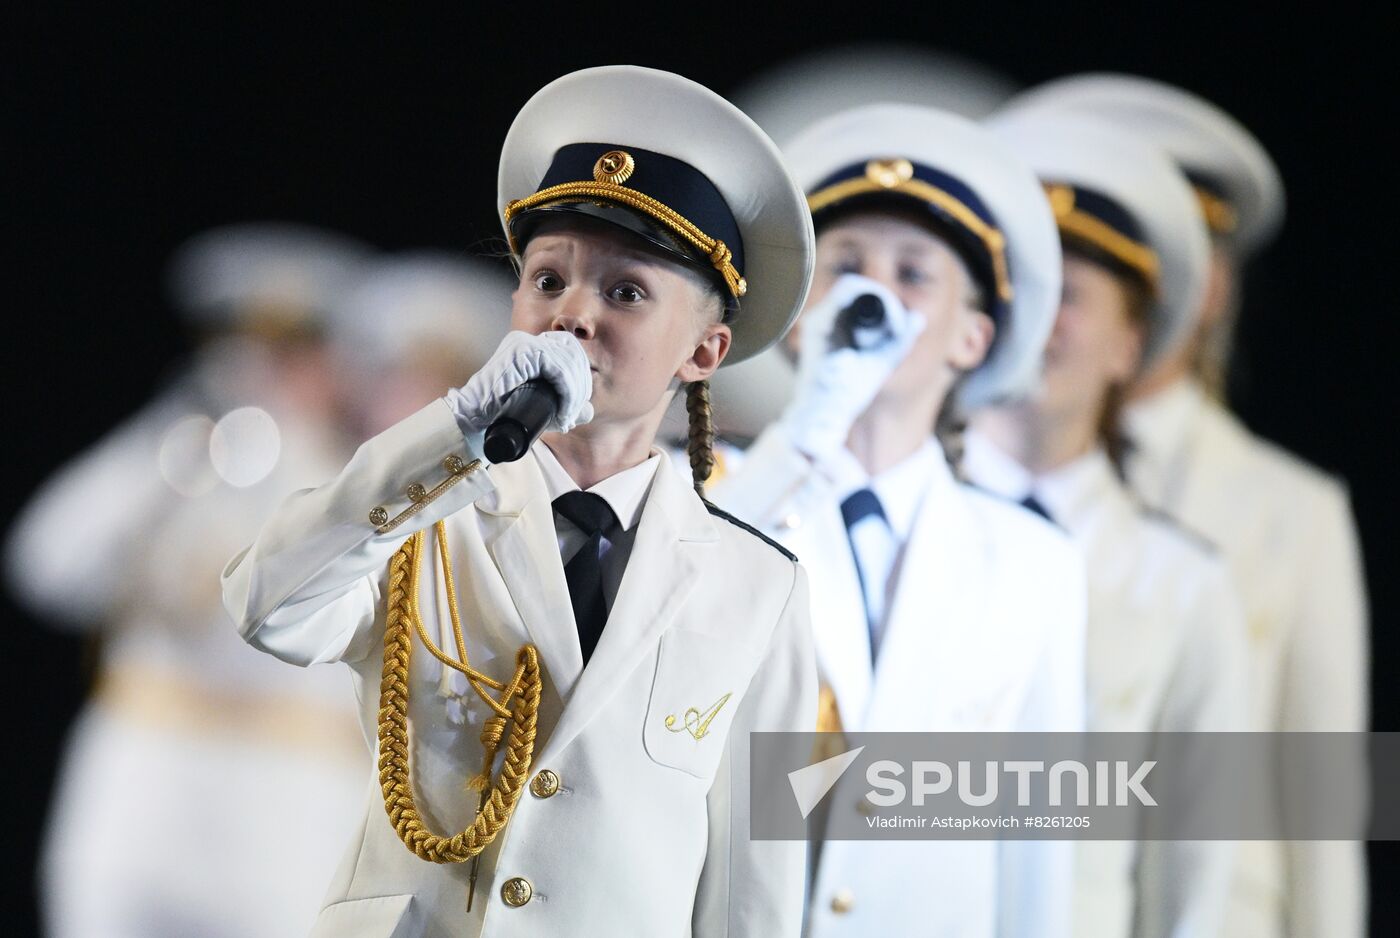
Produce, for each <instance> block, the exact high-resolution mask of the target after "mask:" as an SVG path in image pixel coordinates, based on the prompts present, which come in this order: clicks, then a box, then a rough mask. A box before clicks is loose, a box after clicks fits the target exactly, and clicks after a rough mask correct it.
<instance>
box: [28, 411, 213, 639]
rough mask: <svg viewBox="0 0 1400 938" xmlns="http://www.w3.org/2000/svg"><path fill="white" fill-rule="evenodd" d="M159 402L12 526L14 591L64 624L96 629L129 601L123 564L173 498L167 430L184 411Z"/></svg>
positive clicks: (50, 485)
mask: <svg viewBox="0 0 1400 938" xmlns="http://www.w3.org/2000/svg"><path fill="white" fill-rule="evenodd" d="M187 412H192V411H185V410H182V409H181V408H180V407H179V406H178V405H177V403H176V402H175V401H172V400H170V399H168V398H167V399H163V400H160V401H157V402H155V403H153V404H151V405H150V406H148V407H147V408H145V409H144V410H143V411H141V413H139V414H137V415H136V416H135V417H132V418H131V419H130V420H128V421H127V422H126V423H125V424H123V425H122V426H120V427H118V428H117V429H115V430H113V431H112V432H111V433H109V434H108V435H107V436H106V437H105V438H104V439H102V440H101V441H100V442H99V443H97V445H95V446H93V447H92V448H91V449H89V450H88V451H87V452H85V453H83V454H82V455H80V456H79V457H78V458H76V459H74V460H73V461H72V462H70V463H69V464H68V465H66V466H64V467H63V468H62V469H60V470H59V471H58V472H57V473H55V474H54V476H53V478H51V479H49V480H48V481H47V482H45V483H44V485H43V486H42V487H41V488H40V489H39V491H38V493H37V494H36V495H35V496H34V498H33V499H32V500H31V501H30V502H29V504H28V505H26V506H25V508H24V510H23V512H21V514H20V516H19V519H18V520H17V521H16V522H15V524H14V527H13V528H11V530H10V534H9V537H8V539H7V543H6V545H5V554H6V557H5V559H6V567H7V568H8V569H7V573H8V579H9V584H10V588H11V589H12V590H13V591H14V594H15V595H16V596H17V597H18V598H19V599H21V600H22V601H24V602H25V603H26V604H27V605H29V606H31V607H32V608H33V609H35V610H36V611H38V612H40V613H42V614H43V615H45V616H48V617H50V618H53V619H54V620H56V621H61V622H67V623H73V624H81V625H85V626H90V625H93V624H96V623H99V622H100V621H101V620H102V619H103V618H105V617H106V615H107V614H108V612H109V610H110V609H111V608H112V607H113V605H116V604H119V603H120V602H121V601H122V600H123V598H124V591H123V589H122V583H121V577H122V574H123V572H124V570H125V567H124V565H123V564H122V563H121V562H120V560H119V558H121V557H122V556H123V555H124V554H125V553H126V552H129V551H130V550H131V549H132V547H133V545H135V544H137V543H139V540H140V538H141V536H142V533H143V530H144V529H145V528H146V527H147V525H148V524H149V522H150V521H151V519H152V518H153V517H154V516H155V515H156V514H157V513H158V512H159V511H160V508H161V504H162V502H163V501H164V500H166V499H175V498H180V497H181V496H180V495H178V494H177V493H176V492H175V491H174V490H173V489H171V488H170V487H169V486H168V485H166V483H165V482H164V480H163V479H162V477H161V474H160V466H159V453H160V443H161V437H162V434H163V433H164V432H165V430H166V429H167V428H168V427H169V426H170V424H171V423H172V422H173V421H175V420H176V419H177V418H179V417H180V416H182V415H183V414H184V413H187Z"/></svg>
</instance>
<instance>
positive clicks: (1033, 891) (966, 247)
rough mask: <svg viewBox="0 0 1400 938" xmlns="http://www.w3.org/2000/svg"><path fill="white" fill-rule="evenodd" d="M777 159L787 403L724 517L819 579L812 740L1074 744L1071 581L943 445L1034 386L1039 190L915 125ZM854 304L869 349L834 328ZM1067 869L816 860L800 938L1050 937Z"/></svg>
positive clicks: (1057, 551)
mask: <svg viewBox="0 0 1400 938" xmlns="http://www.w3.org/2000/svg"><path fill="white" fill-rule="evenodd" d="M785 153H786V155H787V157H788V158H789V161H790V165H791V166H792V168H793V171H794V174H795V175H796V176H797V178H798V182H799V183H800V184H801V185H802V186H803V187H804V188H805V189H806V191H807V200H808V205H809V207H810V210H811V212H812V215H813V220H814V221H815V223H816V230H817V270H816V274H815V278H814V283H813V292H812V302H811V304H810V305H809V306H808V308H807V309H806V311H805V312H804V313H803V315H802V318H801V320H800V321H799V323H798V326H797V333H798V335H797V337H796V339H795V341H794V343H793V344H794V345H796V346H797V347H798V349H799V354H798V358H799V368H798V378H797V389H796V393H795V395H794V398H793V400H792V402H791V404H790V405H789V406H788V408H787V411H786V412H785V413H784V415H783V417H782V418H781V419H780V420H779V421H778V422H777V423H775V424H774V425H773V426H771V427H770V428H768V430H767V431H765V432H764V434H763V435H762V436H760V437H759V439H758V440H757V442H756V443H755V444H754V446H753V447H752V448H751V449H750V450H749V451H748V453H747V454H746V456H745V460H744V464H743V466H742V467H741V468H740V470H739V471H738V473H737V474H736V475H734V476H732V477H731V478H730V479H728V480H726V482H724V483H722V484H721V485H719V486H718V487H717V488H716V492H715V497H716V500H717V501H718V502H719V503H720V504H724V505H726V507H732V508H733V509H734V510H735V511H737V512H739V513H740V514H741V515H743V516H744V517H749V518H752V519H753V520H754V521H755V522H757V523H759V524H761V525H763V526H766V527H768V528H769V529H770V530H772V531H773V532H774V533H775V534H776V535H777V536H778V537H779V538H780V539H781V540H782V541H783V542H785V543H786V544H788V545H789V546H791V547H792V548H793V549H794V550H795V551H796V552H797V553H798V555H799V556H800V557H801V558H802V562H803V564H804V565H806V566H807V568H808V570H809V571H810V572H811V574H812V591H813V596H812V599H813V602H812V608H813V627H814V630H815V635H816V646H817V658H818V666H819V670H820V674H821V679H822V692H823V693H822V711H821V712H822V717H823V721H822V725H823V727H824V728H827V729H836V728H838V727H839V728H844V729H846V730H849V731H856V732H861V731H955V730H967V731H984V732H1010V731H1032V730H1060V731H1075V730H1080V729H1082V728H1083V719H1084V714H1083V661H1082V659H1083V629H1084V603H1085V595H1084V571H1083V567H1082V563H1081V562H1080V560H1079V558H1078V556H1077V554H1076V552H1075V550H1074V548H1073V546H1072V545H1071V544H1070V543H1069V541H1068V540H1067V539H1066V538H1065V537H1064V535H1063V534H1062V533H1061V532H1060V531H1058V530H1057V529H1056V528H1054V527H1053V526H1051V525H1050V524H1047V523H1046V522H1044V521H1043V520H1042V519H1040V518H1037V517H1035V516H1034V515H1032V514H1031V513H1030V512H1027V511H1025V510H1023V509H1021V508H1019V507H1017V506H1015V505H1013V504H1008V503H1006V502H1004V501H1002V500H1000V499H997V498H994V497H992V496H989V495H987V494H984V493H981V492H978V491H976V490H974V489H972V488H970V487H968V486H966V485H963V484H962V483H961V482H959V480H958V479H957V478H956V477H955V476H954V474H953V472H952V471H951V469H950V468H949V465H948V459H947V456H946V452H945V449H944V446H943V444H942V443H941V442H940V440H939V439H938V438H937V436H936V435H935V426H936V425H940V424H941V425H942V426H943V427H944V428H948V427H951V426H953V425H955V424H956V422H957V420H956V418H957V414H958V412H959V410H960V409H961V408H965V407H968V406H971V405H973V404H975V403H979V402H983V401H987V400H996V399H1000V398H1002V397H1004V396H1007V395H1009V394H1012V393H1015V392H1017V391H1020V390H1023V389H1024V388H1026V387H1027V386H1028V385H1029V383H1030V380H1031V378H1032V377H1033V375H1034V371H1035V366H1036V363H1037V360H1038V358H1039V356H1040V353H1041V350H1042V348H1043V345H1044V342H1045V337H1046V335H1047V333H1048V332H1049V329H1050V325H1051V322H1052V320H1053V317H1054V312H1055V303H1056V301H1057V299H1058V296H1059V284H1060V251H1059V244H1058V240H1057V238H1056V234H1055V222H1054V219H1053V217H1052V216H1051V214H1050V210H1049V207H1048V206H1047V205H1046V203H1045V199H1044V196H1043V195H1042V194H1041V192H1040V186H1039V184H1038V183H1037V181H1036V179H1035V176H1034V174H1033V173H1032V172H1031V171H1030V169H1028V168H1027V167H1025V166H1024V165H1023V164H1021V163H1020V162H1019V161H1018V160H1017V159H1016V158H1015V157H1014V156H1012V155H1011V153H1010V152H1009V151H1008V150H1007V148H1005V147H1003V146H1002V145H1000V144H999V142H998V141H997V140H996V139H995V138H993V137H992V136H991V135H990V134H988V133H987V132H986V131H984V130H982V129H981V128H979V127H977V126H976V125H973V124H971V123H970V122H968V121H966V120H963V119H961V118H958V117H955V116H954V115H951V114H945V113H942V112H938V111H932V110H924V109H920V108H914V107H907V106H894V105H882V106H876V107H868V108H862V109H858V110H855V111H849V112H846V113H844V114H839V115H837V116H834V117H831V118H829V119H827V120H825V121H823V122H821V123H819V124H817V125H815V126H814V127H812V128H811V129H809V130H808V131H807V132H806V133H804V134H802V135H801V136H799V137H798V138H797V139H796V140H794V141H793V143H792V144H791V146H790V147H788V148H787V150H786V151H785ZM866 296H870V297H874V298H876V299H877V300H878V301H879V305H880V306H881V307H882V308H883V310H884V314H885V316H884V321H883V326H882V328H877V329H868V328H867V329H862V328H859V326H858V324H857V323H852V322H850V318H851V316H852V314H853V313H855V312H857V311H858V310H859V308H860V307H861V306H869V301H863V300H862V299H861V298H862V297H866ZM852 327H855V328H852ZM854 781H856V782H859V781H860V780H859V779H856V780H854ZM862 792H863V789H860V788H857V787H855V786H854V785H841V786H838V787H837V789H836V791H835V793H834V794H833V795H832V796H830V804H831V814H830V817H829V820H828V822H827V830H828V831H838V832H840V831H850V830H852V829H854V830H859V829H860V827H861V826H863V817H862V812H866V813H868V811H869V806H868V805H863V804H862V801H861V798H862ZM1068 854H1069V846H1068V845H1067V844H1062V843H1051V842H1038V843H1037V842H1027V841H1020V842H1008V843H1004V844H998V843H995V842H992V841H965V842H948V841H923V842H915V841H903V842H896V843H891V842H872V841H869V840H853V839H846V840H828V841H827V842H826V843H825V844H824V845H823V846H822V848H821V854H820V858H819V861H818V864H817V868H816V878H815V884H814V886H813V890H812V893H811V899H812V907H811V910H810V917H811V920H810V925H809V932H810V934H812V935H815V936H827V935H851V936H861V935H877V934H891V935H903V934H940V935H941V934H949V935H952V934H956V935H960V936H975V938H983V936H985V938H992V936H1000V938H1007V936H1023V938H1065V936H1068V935H1069V934H1070V932H1069V903H1068V895H1069V886H1070V883H1071V880H1070V864H1069V860H1070V857H1069V855H1068Z"/></svg>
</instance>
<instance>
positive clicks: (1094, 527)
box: [962, 111, 1249, 938]
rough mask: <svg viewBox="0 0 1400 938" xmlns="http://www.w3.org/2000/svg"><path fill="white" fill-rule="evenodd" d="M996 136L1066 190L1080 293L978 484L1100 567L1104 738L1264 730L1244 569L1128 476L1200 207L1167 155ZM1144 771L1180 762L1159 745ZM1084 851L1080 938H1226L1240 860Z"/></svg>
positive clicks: (1184, 327)
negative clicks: (1061, 532) (1129, 418)
mask: <svg viewBox="0 0 1400 938" xmlns="http://www.w3.org/2000/svg"><path fill="white" fill-rule="evenodd" d="M992 127H993V128H994V129H995V130H996V131H997V132H998V134H999V135H1001V136H1002V138H1003V139H1004V140H1005V141H1006V142H1007V144H1008V145H1009V146H1011V147H1012V148H1014V149H1015V151H1016V152H1017V153H1018V154H1020V155H1021V156H1022V157H1023V158H1024V159H1025V160H1027V161H1028V162H1029V163H1030V164H1031V166H1032V168H1034V169H1035V170H1036V172H1037V174H1038V175H1039V176H1040V178H1041V179H1042V181H1043V182H1044V183H1045V185H1046V186H1047V190H1048V192H1049V194H1050V204H1051V206H1052V209H1053V210H1054V212H1055V218H1056V221H1057V222H1058V224H1059V226H1060V238H1061V246H1062V248H1063V251H1064V293H1063V299H1062V301H1061V304H1060V311H1059V315H1058V317H1057V318H1056V320H1055V329H1054V331H1053V332H1052V333H1051V336H1050V342H1049V343H1048V345H1047V346H1046V351H1045V365H1044V374H1043V377H1042V380H1041V384H1040V387H1039V388H1038V389H1037V390H1036V391H1035V392H1034V393H1032V394H1031V395H1030V396H1029V397H1027V398H1026V399H1025V400H1024V401H1021V402H1017V403H1014V404H1011V405H1007V406H1003V407H997V408H989V409H987V410H985V411H983V412H982V413H979V414H978V415H976V417H975V418H974V421H973V430H972V431H971V432H969V434H968V437H967V448H966V452H965V456H964V459H963V463H962V468H963V470H964V472H965V473H966V474H967V476H968V477H969V478H970V479H971V480H972V481H973V482H975V483H977V484H978V485H981V486H983V487H985V488H987V489H989V490H991V491H993V492H996V493H998V494H1000V495H1003V496H1006V497H1008V498H1011V499H1014V500H1016V501H1020V502H1021V503H1022V504H1025V505H1028V506H1034V507H1035V508H1036V510H1039V511H1042V512H1044V513H1045V514H1046V515H1047V517H1050V518H1053V519H1054V520H1055V521H1057V522H1058V523H1060V524H1061V525H1063V526H1064V528H1065V530H1067V531H1068V532H1069V533H1070V535H1071V536H1072V537H1073V538H1074V539H1075V541H1076V543H1078V544H1079V546H1080V548H1081V549H1082V550H1083V551H1084V556H1085V560H1086V564H1087V569H1088V574H1089V628H1088V657H1087V669H1086V673H1087V676H1088V689H1089V721H1088V722H1089V729H1090V730H1091V731H1094V732H1110V733H1143V734H1147V733H1153V732H1227V731H1243V730H1247V729H1249V725H1248V722H1247V699H1248V696H1247V691H1246V682H1247V681H1248V677H1249V673H1248V665H1247V653H1246V650H1245V641H1246V639H1245V623H1244V614H1243V611H1242V609H1241V607H1240V603H1239V599H1238V597H1237V596H1236V594H1235V591H1234V587H1233V585H1232V584H1231V583H1230V581H1229V574H1228V571H1227V569H1226V566H1225V564H1224V562H1223V560H1221V559H1220V558H1219V557H1218V556H1217V555H1216V554H1215V552H1214V551H1213V550H1212V549H1210V548H1208V547H1206V546H1204V545H1203V544H1201V543H1200V542H1199V541H1198V540H1197V539H1196V538H1195V537H1194V536H1192V535H1189V534H1186V533H1185V532H1183V531H1182V530H1181V529H1180V528H1178V527H1177V526H1176V525H1175V524H1174V523H1172V522H1170V521H1168V520H1166V519H1164V518H1163V517H1161V516H1160V515H1157V514H1154V513H1149V512H1148V511H1146V510H1145V509H1144V508H1143V507H1142V506H1141V505H1140V504H1139V503H1138V501H1137V500H1136V499H1135V497H1134V496H1132V495H1131V494H1130V493H1129V491H1128V489H1127V486H1126V484H1125V483H1124V482H1123V480H1122V473H1121V460H1122V456H1123V453H1122V433H1121V430H1120V429H1119V422H1120V420H1121V417H1122V407H1123V401H1124V399H1125V397H1126V394H1127V390H1128V388H1129V386H1130V385H1131V383H1132V381H1133V380H1134V379H1135V378H1136V377H1137V376H1138V375H1140V374H1141V373H1142V372H1143V371H1144V370H1146V369H1149V368H1151V367H1152V366H1153V364H1155V363H1156V362H1159V361H1161V360H1162V359H1163V358H1164V357H1165V356H1166V355H1169V354H1170V353H1171V351H1172V349H1173V347H1174V346H1175V345H1177V344H1179V343H1180V342H1182V341H1184V340H1185V338H1186V334H1187V332H1188V331H1189V330H1190V327H1191V324H1192V321H1193V320H1194V315H1195V310H1196V308H1197V305H1198V303H1199V302H1200V297H1201V293H1202V291H1203V289H1204V287H1205V278H1206V266H1207V238H1206V232H1205V226H1204V225H1203V224H1202V222H1201V220H1200V215H1199V213H1198V212H1197V210H1196V204H1195V199H1194V197H1193V195H1192V193H1191V188H1190V186H1189V185H1188V184H1187V182H1186V179H1185V178H1184V177H1183V176H1182V175H1181V173H1180V172H1178V171H1177V169H1176V167H1175V166H1174V165H1173V164H1172V163H1171V161H1170V160H1169V159H1167V157H1166V156H1165V155H1163V154H1161V153H1160V152H1158V151H1156V150H1153V149H1152V148H1150V147H1149V146H1148V145H1147V144H1145V143H1142V142H1141V141H1139V140H1137V139H1135V138H1133V137H1132V136H1129V135H1126V134H1124V133H1122V132H1120V131H1117V130H1116V129H1115V128H1113V127H1112V126H1111V125H1108V124H1106V123H1101V122H1098V121H1094V120H1092V119H1090V118H1088V117H1084V116H1081V115H1064V114H1055V113H1051V114H1043V113H1036V112H1034V111H1030V112H1019V113H1012V114H1011V115H1009V116H1008V117H1003V118H999V119H997V120H995V121H994V122H993V124H992ZM1142 758H1144V759H1153V758H1161V756H1160V755H1159V754H1157V753H1154V752H1153V751H1151V750H1150V749H1149V748H1148V747H1147V746H1146V745H1144V747H1143V751H1142ZM1204 781H1205V780H1204V779H1203V782H1204ZM1076 847H1077V851H1076V854H1075V910H1074V934H1075V935H1076V936H1078V938H1206V936H1214V935H1218V934H1220V926H1221V922H1222V920H1223V916H1224V911H1225V901H1226V896H1227V894H1228V890H1229V885H1230V873H1231V864H1232V862H1233V859H1234V845H1233V844H1231V843H1230V842H1229V841H1223V840H1210V841H1171V840H1151V839H1149V840H1146V841H1144V842H1142V843H1135V842H1133V841H1124V840H1096V841H1080V842H1078V843H1077V844H1076Z"/></svg>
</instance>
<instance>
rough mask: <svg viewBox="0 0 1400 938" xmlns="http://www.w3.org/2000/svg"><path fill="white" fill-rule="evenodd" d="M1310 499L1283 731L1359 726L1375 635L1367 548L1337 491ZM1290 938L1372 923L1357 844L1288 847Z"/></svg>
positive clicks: (1356, 929) (1353, 930) (1345, 933)
mask: <svg viewBox="0 0 1400 938" xmlns="http://www.w3.org/2000/svg"><path fill="white" fill-rule="evenodd" d="M1327 496H1328V497H1326V498H1323V499H1319V500H1318V501H1317V502H1315V503H1314V511H1313V517H1312V518H1310V519H1309V521H1310V524H1309V526H1308V532H1307V536H1306V538H1305V539H1302V541H1301V542H1302V543H1304V544H1306V549H1307V556H1306V557H1305V558H1300V565H1301V567H1302V568H1303V569H1305V570H1306V571H1307V573H1306V576H1305V577H1303V579H1302V580H1301V581H1300V583H1299V595H1298V597H1297V600H1296V602H1295V603H1294V604H1293V607H1292V610H1291V612H1292V616H1291V621H1290V622H1289V623H1288V626H1287V627H1288V633H1289V641H1288V646H1287V647H1288V652H1287V657H1286V658H1285V659H1284V661H1283V666H1282V672H1281V676H1280V693H1279V696H1280V708H1281V712H1280V714H1279V728H1280V729H1282V730H1283V731H1285V732H1289V731H1294V732H1308V731H1314V732H1327V731H1330V732H1363V731H1365V730H1366V728H1367V725H1368V722H1369V719H1368V712H1367V709H1368V708H1367V700H1368V689H1369V688H1368V685H1369V680H1368V674H1369V668H1370V660H1369V652H1370V647H1369V646H1370V633H1369V627H1368V624H1367V608H1366V585H1365V579H1364V576H1363V574H1362V565H1361V548H1360V544H1359V541H1358V539H1357V535H1356V528H1355V525H1354V523H1353V521H1352V517H1351V510H1350V506H1349V505H1348V504H1347V499H1346V496H1345V494H1344V493H1343V492H1342V491H1341V490H1340V489H1332V490H1329V491H1328V492H1327ZM1287 850H1288V860H1289V862H1288V865H1287V868H1288V881H1287V883H1286V884H1285V891H1284V894H1285V895H1286V896H1287V897H1288V899H1287V901H1288V913H1287V915H1288V919H1287V920H1288V931H1287V933H1288V935H1289V938H1322V936H1327V938H1333V936H1336V938H1360V936H1361V935H1362V934H1364V933H1365V921H1366V910H1365V907H1366V862H1365V853H1364V850H1363V847H1362V845H1361V844H1360V843H1358V842H1351V841H1328V840H1322V841H1295V842H1291V843H1289V844H1288V845H1287Z"/></svg>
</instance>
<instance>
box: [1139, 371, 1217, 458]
mask: <svg viewBox="0 0 1400 938" xmlns="http://www.w3.org/2000/svg"><path fill="white" fill-rule="evenodd" d="M1205 402H1206V393H1205V390H1204V389H1203V388H1202V387H1201V386H1200V385H1199V384H1198V383H1197V382H1196V381H1195V380H1194V379H1191V378H1182V379H1180V380H1177V381H1173V382H1172V383H1171V384H1169V385H1167V386H1166V387H1165V388H1163V389H1162V390H1160V391H1158V392H1157V393H1156V394H1153V395H1152V396H1151V397H1147V398H1143V399H1142V400H1137V401H1133V402H1132V403H1130V404H1129V405H1128V406H1127V408H1125V410H1124V412H1123V423H1124V426H1125V427H1127V430H1128V437H1129V439H1130V440H1131V441H1132V443H1133V445H1134V446H1136V447H1137V448H1138V449H1139V450H1140V451H1141V452H1142V453H1143V455H1144V456H1146V458H1147V459H1148V460H1150V461H1151V462H1154V463H1161V462H1163V461H1165V460H1167V459H1169V458H1170V457H1171V454H1172V453H1174V452H1176V451H1177V449H1178V448H1180V446H1181V441H1182V440H1183V439H1185V438H1186V436H1187V434H1188V433H1189V432H1190V428H1191V424H1192V423H1194V422H1195V419H1196V415H1197V414H1198V413H1200V410H1201V408H1202V407H1203V406H1204V405H1205Z"/></svg>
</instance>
